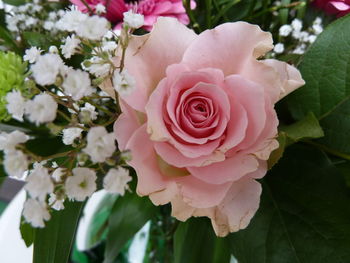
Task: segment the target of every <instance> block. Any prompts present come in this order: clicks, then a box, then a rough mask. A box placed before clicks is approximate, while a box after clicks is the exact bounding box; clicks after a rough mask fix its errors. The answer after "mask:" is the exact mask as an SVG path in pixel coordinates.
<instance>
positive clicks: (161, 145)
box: [154, 142, 225, 168]
mask: <svg viewBox="0 0 350 263" xmlns="http://www.w3.org/2000/svg"><path fill="white" fill-rule="evenodd" d="M154 149H155V150H156V152H157V153H158V155H159V156H161V157H162V159H163V160H164V161H165V162H167V163H169V164H170V165H173V166H176V167H179V168H183V167H189V166H206V165H209V164H212V163H215V162H222V161H223V160H225V154H223V153H222V152H219V151H215V152H213V153H212V154H210V155H204V156H201V157H197V158H188V157H185V156H184V155H183V154H181V153H180V152H179V151H178V150H177V149H175V148H174V146H173V145H171V144H169V143H167V142H154Z"/></svg>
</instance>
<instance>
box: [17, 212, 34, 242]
mask: <svg viewBox="0 0 350 263" xmlns="http://www.w3.org/2000/svg"><path fill="white" fill-rule="evenodd" d="M19 230H20V232H21V236H22V239H23V241H24V243H25V244H26V246H27V247H29V246H30V245H32V244H33V242H34V238H35V229H34V228H33V227H32V226H31V225H30V224H28V223H26V222H25V221H24V219H23V220H22V222H21V225H20V227H19Z"/></svg>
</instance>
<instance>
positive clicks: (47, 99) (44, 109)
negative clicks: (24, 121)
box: [25, 93, 57, 125]
mask: <svg viewBox="0 0 350 263" xmlns="http://www.w3.org/2000/svg"><path fill="white" fill-rule="evenodd" d="M25 112H26V115H27V116H28V119H29V120H30V121H31V122H34V123H35V124H36V125H38V124H40V123H45V122H51V121H53V120H55V119H56V112H57V102H56V101H55V100H54V99H53V98H52V97H51V96H50V95H48V94H46V93H41V94H39V95H36V96H35V97H34V99H33V100H29V101H27V102H26V105H25Z"/></svg>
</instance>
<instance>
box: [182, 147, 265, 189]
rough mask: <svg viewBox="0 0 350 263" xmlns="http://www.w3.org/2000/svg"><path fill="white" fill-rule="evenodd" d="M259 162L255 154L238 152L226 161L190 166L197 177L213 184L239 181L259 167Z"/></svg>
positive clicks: (189, 168) (191, 171)
mask: <svg viewBox="0 0 350 263" xmlns="http://www.w3.org/2000/svg"><path fill="white" fill-rule="evenodd" d="M258 167H259V162H258V160H257V158H256V157H254V156H253V155H246V154H237V155H235V156H233V157H231V158H227V159H226V160H225V161H222V162H218V163H213V164H211V165H208V166H204V167H188V168H187V169H188V170H189V172H190V173H191V174H192V175H193V176H194V177H196V178H198V179H200V180H203V181H205V182H207V183H211V184H223V183H226V182H232V181H237V180H239V179H240V178H242V177H243V176H244V175H246V174H248V173H251V172H254V171H256V170H257V169H258Z"/></svg>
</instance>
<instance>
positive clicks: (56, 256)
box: [33, 201, 84, 263]
mask: <svg viewBox="0 0 350 263" xmlns="http://www.w3.org/2000/svg"><path fill="white" fill-rule="evenodd" d="M83 206H84V203H83V202H68V201H66V202H65V209H64V210H62V211H53V212H52V213H51V219H50V221H48V222H47V223H46V227H45V228H42V229H37V230H36V231H35V239H34V259H33V263H67V262H68V259H69V255H70V251H71V249H72V246H73V241H74V236H75V232H76V229H77V226H78V221H79V217H80V213H81V210H82V208H83Z"/></svg>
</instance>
